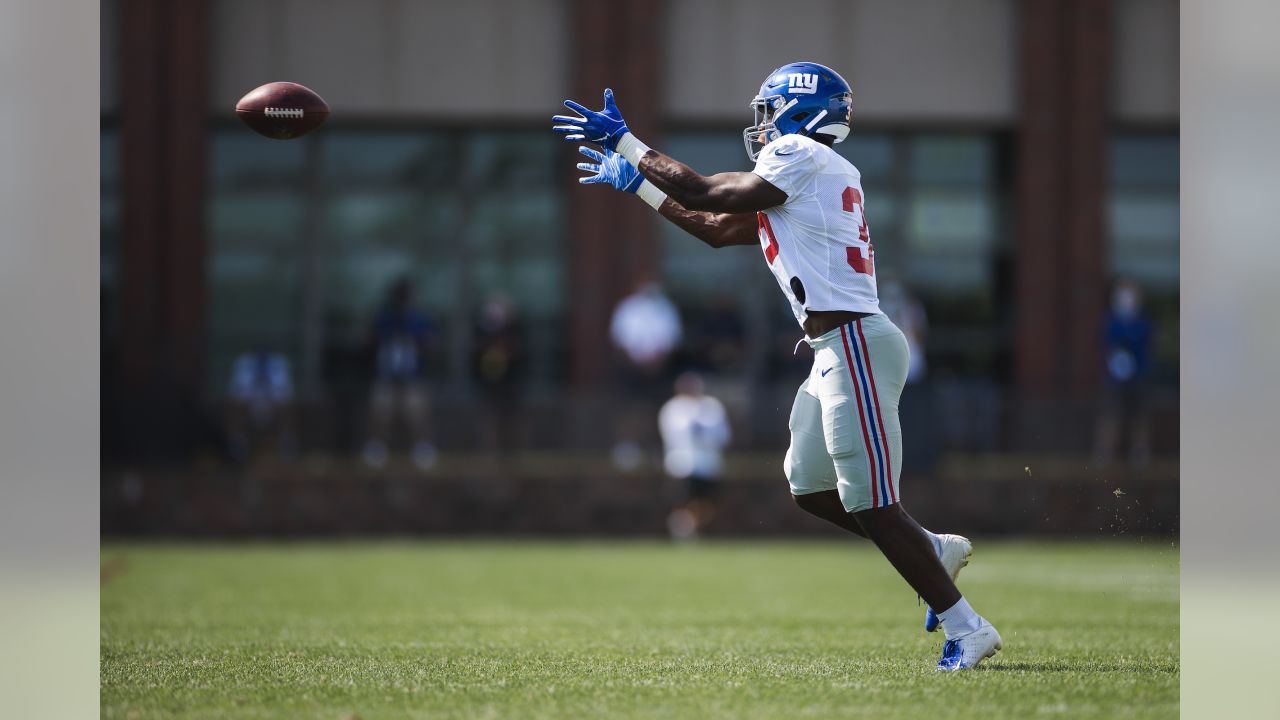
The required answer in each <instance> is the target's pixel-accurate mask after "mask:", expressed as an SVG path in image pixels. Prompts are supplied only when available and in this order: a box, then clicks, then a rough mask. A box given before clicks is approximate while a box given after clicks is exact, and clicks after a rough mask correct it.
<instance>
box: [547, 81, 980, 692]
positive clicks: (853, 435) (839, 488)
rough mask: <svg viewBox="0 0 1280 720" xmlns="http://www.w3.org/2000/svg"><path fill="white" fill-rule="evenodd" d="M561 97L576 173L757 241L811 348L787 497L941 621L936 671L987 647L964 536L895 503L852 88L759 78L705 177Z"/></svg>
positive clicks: (726, 241)
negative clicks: (971, 597)
mask: <svg viewBox="0 0 1280 720" xmlns="http://www.w3.org/2000/svg"><path fill="white" fill-rule="evenodd" d="M565 107H567V108H569V109H570V110H572V111H573V112H575V113H576V114H575V115H557V116H555V117H553V118H552V120H553V122H556V123H558V124H557V125H556V126H555V127H553V128H552V129H553V130H555V131H556V132H559V133H561V134H562V135H563V136H564V139H565V140H568V141H570V142H579V141H585V142H589V143H592V144H594V145H596V146H598V147H600V148H601V149H602V150H603V151H604V152H603V153H602V152H599V151H597V150H595V149H593V148H589V147H582V148H581V151H582V153H583V154H584V155H586V156H587V157H589V158H591V159H592V160H593V161H595V162H593V163H580V164H579V165H578V168H579V169H581V170H585V171H586V172H588V173H591V174H590V175H589V176H587V177H583V178H580V179H579V182H583V183H608V184H609V185H611V186H613V187H614V188H615V189H618V190H622V191H624V192H631V193H635V194H636V196H638V197H639V198H640V199H642V200H644V201H645V202H646V203H647V204H648V205H649V206H650V207H652V208H653V209H654V210H657V211H658V213H659V214H661V215H662V216H663V217H664V218H666V219H667V220H669V221H671V222H672V223H674V224H675V225H677V226H678V227H680V228H681V229H683V230H685V231H686V232H688V233H689V234H690V235H693V236H694V237H696V238H698V239H699V240H701V241H703V242H704V243H706V244H708V245H710V246H711V247H716V248H720V247H726V246H730V245H758V246H759V247H760V248H761V250H762V251H763V253H764V259H765V262H766V264H767V265H768V266H769V270H770V271H771V272H772V273H773V275H774V277H775V278H776V280H777V281H778V286H779V288H780V289H781V290H782V293H783V295H784V296H785V297H786V299H787V302H788V303H789V304H790V305H791V310H792V312H793V313H794V315H795V318H796V322H797V323H798V324H799V325H800V327H801V328H802V329H803V330H804V333H805V340H806V341H807V342H808V343H809V345H810V346H812V347H813V348H814V364H813V368H812V370H811V372H810V374H809V377H808V379H807V380H805V381H804V382H803V383H802V384H801V386H800V389H799V392H797V393H796V400H795V404H794V406H793V407H792V410H791V419H790V422H789V423H788V425H789V427H790V429H791V447H790V449H789V450H788V451H787V455H786V458H785V459H784V461H783V467H784V470H785V472H786V476H787V480H788V482H789V483H790V485H791V493H792V495H793V496H794V498H795V502H796V504H797V505H799V506H800V507H801V508H803V509H804V510H805V511H807V512H809V513H812V514H814V515H816V516H818V517H820V518H823V519H824V520H827V521H829V522H831V523H833V524H835V525H837V526H839V527H841V528H843V529H845V530H848V531H849V532H852V533H855V534H858V535H861V536H863V537H866V538H868V539H870V540H871V541H872V542H874V543H875V545H876V547H877V548H878V549H879V550H880V552H881V553H882V554H883V555H884V557H885V559H886V560H888V561H889V563H890V564H891V565H892V566H893V567H894V569H895V570H897V571H898V573H899V574H900V575H901V576H902V577H903V579H905V580H906V581H907V583H908V584H909V585H910V586H911V587H912V589H913V590H915V591H916V592H917V593H918V594H919V595H920V597H922V598H923V599H924V600H925V602H927V603H928V604H929V610H928V611H927V612H926V618H925V629H926V630H929V631H932V630H935V629H937V627H938V626H939V625H940V626H941V627H942V629H943V631H944V633H945V635H946V637H947V642H946V643H945V644H944V645H943V651H942V658H941V659H940V660H939V661H938V666H937V667H938V669H939V670H945V671H950V670H964V669H969V668H973V667H976V666H977V665H978V664H979V663H981V662H982V661H983V660H984V659H986V658H988V657H991V656H992V655H995V653H996V652H997V651H998V650H1000V648H1001V646H1002V640H1001V638H1000V634H999V633H998V632H996V629H995V628H994V627H993V626H992V625H991V623H990V622H988V621H987V620H985V619H984V618H983V617H982V616H981V615H979V614H978V613H977V612H976V611H975V610H974V609H973V608H972V607H971V606H970V605H969V602H968V601H967V600H966V599H965V597H964V596H963V595H961V593H960V591H959V589H957V588H956V585H955V578H956V575H957V574H958V573H959V572H960V568H961V567H963V566H964V565H966V564H967V563H968V562H969V556H970V554H971V552H972V546H971V544H970V542H969V540H968V539H967V538H963V537H960V536H958V535H938V534H935V533H931V532H929V531H927V530H925V529H924V528H922V527H920V525H919V524H918V523H917V522H916V521H915V520H914V519H913V518H912V517H911V516H910V515H909V514H907V512H906V510H904V509H903V507H902V503H901V496H900V492H899V491H900V487H899V484H898V481H899V476H900V473H901V470H902V462H901V460H902V428H901V425H900V423H899V422H898V400H899V396H900V395H901V393H902V388H903V386H904V384H905V383H906V377H907V368H908V365H909V362H910V361H909V357H908V355H909V353H908V350H907V341H906V338H904V337H903V334H902V331H901V330H899V329H898V328H897V326H895V325H894V324H893V323H892V322H890V321H889V320H888V318H886V317H885V316H884V314H883V312H882V311H881V310H880V307H879V301H878V296H877V289H876V277H875V249H874V247H873V245H872V242H871V235H870V231H869V229H868V227H867V219H866V213H865V212H864V204H865V193H864V192H863V188H862V175H861V173H860V172H859V171H858V169H857V168H856V167H854V165H853V164H852V163H850V162H849V161H848V160H846V159H845V158H844V157H842V156H841V155H839V154H838V153H836V152H835V150H834V149H832V146H833V145H834V144H835V143H837V142H840V141H842V140H844V139H845V137H846V136H848V134H849V122H850V118H851V116H852V112H853V91H852V89H851V88H850V87H849V83H848V82H847V81H845V79H844V78H842V77H840V75H839V74H838V73H837V72H835V71H834V70H832V69H831V68H829V67H826V66H824V65H819V64H817V63H812V62H799V63H789V64H787V65H783V66H782V67H780V68H778V69H776V70H774V71H773V72H771V73H769V75H768V77H766V78H765V81H764V82H763V83H761V85H760V91H759V93H758V94H757V95H756V97H755V98H754V99H753V100H752V101H751V104H750V107H752V109H753V110H754V111H755V114H756V122H755V124H754V125H752V126H751V127H748V128H746V129H745V130H743V134H742V136H743V142H744V144H745V146H746V150H747V154H748V156H750V158H751V159H752V160H753V161H754V162H755V163H756V165H755V168H754V169H753V170H752V171H751V172H724V173H718V174H715V175H709V176H707V175H701V174H699V173H698V172H696V171H695V170H693V169H692V168H690V167H689V166H688V165H685V164H683V163H681V162H679V161H677V160H675V159H673V158H671V157H669V156H667V155H664V154H662V153H660V152H658V151H656V150H653V149H652V148H650V147H649V146H648V145H645V144H644V143H643V142H642V141H641V140H640V139H639V138H637V137H636V136H635V135H634V134H632V133H631V130H630V128H628V127H627V124H626V120H624V119H623V117H622V111H621V110H619V109H618V105H617V103H616V102H615V100H614V97H613V91H612V90H609V89H606V90H605V91H604V109H603V110H601V111H595V110H590V109H588V108H587V107H585V106H584V105H581V104H580V103H576V102H573V101H572V100H566V101H565ZM934 608H937V609H939V610H940V612H937V613H935V612H933V609H934Z"/></svg>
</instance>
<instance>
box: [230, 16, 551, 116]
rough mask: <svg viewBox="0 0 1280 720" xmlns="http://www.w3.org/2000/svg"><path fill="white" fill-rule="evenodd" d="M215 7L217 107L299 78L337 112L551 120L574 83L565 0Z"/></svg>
mask: <svg viewBox="0 0 1280 720" xmlns="http://www.w3.org/2000/svg"><path fill="white" fill-rule="evenodd" d="M213 13H214V17H213V33H214V42H213V62H212V65H213V67H214V68H216V72H215V73H214V77H213V85H212V93H211V98H210V100H211V103H212V105H213V107H212V110H213V111H215V112H221V111H229V110H230V109H231V108H232V107H233V106H234V105H235V102H236V100H238V99H239V98H240V97H241V96H242V95H244V93H246V92H248V91H249V90H251V89H253V88H254V87H256V86H258V85H261V84H262V83H265V82H271V81H275V80H291V81H293V82H299V83H302V84H304V85H307V86H309V87H311V88H312V89H313V90H315V91H316V92H318V93H320V94H321V96H323V97H324V98H325V100H326V101H328V103H329V105H330V106H331V107H332V108H333V111H334V113H335V114H338V113H343V114H349V115H360V114H378V115H385V114H392V115H427V116H442V117H453V116H457V117H474V116H477V115H481V116H483V115H488V116H503V117H508V116H514V117H538V118H542V117H544V116H546V115H549V114H550V113H551V112H552V111H553V110H554V109H555V108H556V107H557V106H558V101H559V100H560V99H561V98H562V97H563V96H564V94H565V92H566V90H567V89H568V87H569V68H568V57H569V55H568V53H569V46H568V45H567V42H568V37H567V33H568V26H569V18H568V17H567V13H566V5H565V3H564V2H561V1H560V0H520V2H507V1H504V0H468V1H467V2H464V3H443V2H431V3H427V2H412V1H408V0H269V1H268V0H220V1H218V2H215V3H214V10H213Z"/></svg>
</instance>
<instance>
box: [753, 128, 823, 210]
mask: <svg viewBox="0 0 1280 720" xmlns="http://www.w3.org/2000/svg"><path fill="white" fill-rule="evenodd" d="M751 172H753V173H755V174H756V175H759V176H760V177H762V178H764V179H765V180H766V181H768V182H769V184H771V185H773V186H774V187H776V188H778V189H779V190H781V191H782V192H784V193H786V194H787V200H788V201H789V200H790V199H791V198H793V197H795V196H796V194H797V193H798V192H799V191H800V190H801V189H802V188H803V187H804V186H805V185H806V184H808V182H809V179H810V178H811V177H812V175H813V173H814V172H815V167H814V162H813V148H812V147H810V146H809V145H808V144H806V143H805V142H804V141H803V140H802V139H801V138H800V137H799V136H797V135H783V136H782V137H780V138H778V139H777V140H774V141H773V142H771V143H769V144H768V145H766V146H765V148H764V150H762V151H761V152H760V157H759V158H758V159H757V160H756V166H755V168H753V169H752V170H751Z"/></svg>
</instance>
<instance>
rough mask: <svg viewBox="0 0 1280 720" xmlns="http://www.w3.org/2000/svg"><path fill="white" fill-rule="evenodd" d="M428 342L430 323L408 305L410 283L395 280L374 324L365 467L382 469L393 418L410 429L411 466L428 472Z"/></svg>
mask: <svg viewBox="0 0 1280 720" xmlns="http://www.w3.org/2000/svg"><path fill="white" fill-rule="evenodd" d="M430 338H431V323H430V321H429V320H428V319H427V316H426V315H424V314H423V313H421V312H420V311H418V310H416V309H414V307H413V283H412V282H411V281H410V280H409V279H408V278H401V279H399V280H397V281H396V282H395V283H394V284H392V286H391V288H390V289H389V290H388V292H387V299H386V302H385V303H384V304H383V306H382V308H381V309H379V310H378V313H377V315H376V317H375V318H374V322H373V338H372V343H373V346H374V376H373V386H372V388H371V390H370V393H369V439H368V440H367V441H366V442H365V446H364V453H363V454H364V461H365V464H367V465H369V466H370V467H373V468H381V467H383V466H385V465H386V463H387V459H388V456H389V454H390V450H389V447H390V443H391V433H392V430H393V429H394V426H395V422H396V420H397V419H403V420H404V423H405V425H406V426H407V429H408V431H409V435H410V438H411V440H412V442H413V463H414V465H416V466H417V467H418V468H419V469H421V470H428V469H430V468H431V467H433V466H434V465H435V463H436V459H437V455H436V448H435V445H433V444H432V443H431V439H430V438H431V435H430V432H431V426H430V396H429V393H428V391H427V383H426V372H425V371H426V367H425V365H426V358H427V349H428V343H429V341H430Z"/></svg>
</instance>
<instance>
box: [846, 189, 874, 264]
mask: <svg viewBox="0 0 1280 720" xmlns="http://www.w3.org/2000/svg"><path fill="white" fill-rule="evenodd" d="M840 199H841V200H842V201H843V202H844V211H845V212H853V209H854V208H855V207H856V208H857V209H858V215H859V216H861V218H862V224H861V225H859V226H858V239H859V240H861V241H862V242H864V243H866V244H867V256H866V257H862V250H861V249H860V248H856V247H848V248H845V254H846V255H847V256H848V258H849V267H851V268H853V271H854V272H859V273H862V274H863V275H875V274H876V250H875V247H873V246H872V245H871V236H870V234H869V233H867V213H866V211H865V210H864V209H863V207H862V193H860V192H858V189H857V188H854V187H847V188H845V189H844V193H843V194H841V196H840Z"/></svg>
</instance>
